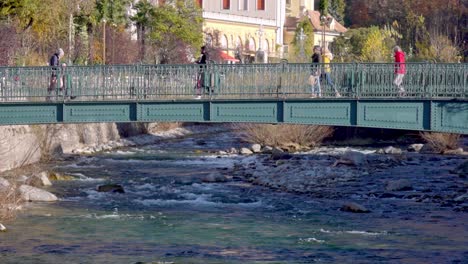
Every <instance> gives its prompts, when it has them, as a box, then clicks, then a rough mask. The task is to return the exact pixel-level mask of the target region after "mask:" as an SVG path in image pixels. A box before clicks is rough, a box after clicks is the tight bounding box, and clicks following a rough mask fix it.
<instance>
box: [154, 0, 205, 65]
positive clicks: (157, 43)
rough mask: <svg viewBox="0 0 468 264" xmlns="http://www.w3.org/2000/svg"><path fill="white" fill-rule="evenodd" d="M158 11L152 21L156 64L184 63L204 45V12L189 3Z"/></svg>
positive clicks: (170, 5) (176, 3) (157, 9)
mask: <svg viewBox="0 0 468 264" xmlns="http://www.w3.org/2000/svg"><path fill="white" fill-rule="evenodd" d="M171 3H172V4H168V2H166V4H165V5H163V6H159V7H157V8H156V9H155V11H154V14H153V16H152V19H151V23H150V25H151V33H150V34H149V37H150V39H151V41H152V44H153V47H154V51H155V54H154V56H155V60H157V61H159V62H161V63H184V62H188V61H189V55H191V54H194V53H195V51H197V50H198V49H199V48H200V46H201V45H202V43H203V35H202V23H203V19H202V16H201V10H200V9H199V8H197V7H195V6H194V5H186V3H185V1H182V0H174V1H171Z"/></svg>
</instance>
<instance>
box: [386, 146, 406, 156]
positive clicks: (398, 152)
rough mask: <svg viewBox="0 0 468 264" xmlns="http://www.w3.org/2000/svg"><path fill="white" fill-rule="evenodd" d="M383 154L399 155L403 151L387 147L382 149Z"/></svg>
mask: <svg viewBox="0 0 468 264" xmlns="http://www.w3.org/2000/svg"><path fill="white" fill-rule="evenodd" d="M384 153H385V154H391V155H400V154H401V153H403V151H402V150H401V149H400V148H395V147H392V146H389V147H386V148H384Z"/></svg>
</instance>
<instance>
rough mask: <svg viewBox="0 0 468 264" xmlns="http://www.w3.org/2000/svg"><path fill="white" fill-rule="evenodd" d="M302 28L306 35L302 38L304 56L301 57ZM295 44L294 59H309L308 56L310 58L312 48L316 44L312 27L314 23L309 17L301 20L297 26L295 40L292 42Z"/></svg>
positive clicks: (301, 60)
mask: <svg viewBox="0 0 468 264" xmlns="http://www.w3.org/2000/svg"><path fill="white" fill-rule="evenodd" d="M301 29H302V33H303V34H304V35H305V37H304V39H303V40H302V41H303V43H302V45H303V49H304V54H303V55H304V57H303V58H301V56H302V54H301V41H300V38H299V35H300V34H301ZM292 44H293V45H294V53H293V56H294V57H293V58H290V60H291V59H292V61H300V62H304V61H306V60H307V58H310V56H311V55H312V49H313V46H314V29H313V27H312V24H311V23H310V20H309V19H308V18H305V19H303V20H301V21H300V22H299V23H298V24H297V27H296V31H295V34H294V40H293V42H292Z"/></svg>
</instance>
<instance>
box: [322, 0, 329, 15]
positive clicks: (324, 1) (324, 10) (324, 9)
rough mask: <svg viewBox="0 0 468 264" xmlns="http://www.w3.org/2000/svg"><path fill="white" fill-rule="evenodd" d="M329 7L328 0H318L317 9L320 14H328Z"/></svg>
mask: <svg viewBox="0 0 468 264" xmlns="http://www.w3.org/2000/svg"><path fill="white" fill-rule="evenodd" d="M329 7H330V3H329V2H328V0H320V3H319V11H320V14H321V15H322V16H327V15H328V9H329Z"/></svg>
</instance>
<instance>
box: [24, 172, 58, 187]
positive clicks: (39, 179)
mask: <svg viewBox="0 0 468 264" xmlns="http://www.w3.org/2000/svg"><path fill="white" fill-rule="evenodd" d="M25 183H26V184H27V185H31V186H34V187H42V186H51V185H52V183H51V182H50V180H49V177H47V172H45V171H43V172H40V173H38V174H34V175H32V176H31V177H29V178H28V179H27V180H26V182H25Z"/></svg>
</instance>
